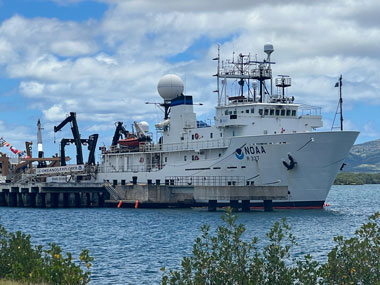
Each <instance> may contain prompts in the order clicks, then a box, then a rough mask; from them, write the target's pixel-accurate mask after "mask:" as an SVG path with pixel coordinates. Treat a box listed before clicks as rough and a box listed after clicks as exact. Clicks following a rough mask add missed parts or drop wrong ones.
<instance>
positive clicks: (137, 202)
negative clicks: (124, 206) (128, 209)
mask: <svg viewBox="0 0 380 285" xmlns="http://www.w3.org/2000/svg"><path fill="white" fill-rule="evenodd" d="M138 207H139V200H136V203H135V209H137V208H138Z"/></svg>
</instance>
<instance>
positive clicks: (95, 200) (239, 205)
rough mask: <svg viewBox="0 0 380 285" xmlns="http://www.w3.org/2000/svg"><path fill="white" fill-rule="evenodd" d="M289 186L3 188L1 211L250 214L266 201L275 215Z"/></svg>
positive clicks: (7, 185)
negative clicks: (130, 210) (138, 210)
mask: <svg viewBox="0 0 380 285" xmlns="http://www.w3.org/2000/svg"><path fill="white" fill-rule="evenodd" d="M287 198H288V187H287V186H253V185H249V186H235V185H231V186H209V185H193V186H191V185H187V186H185V185H182V186H181V185H171V184H170V183H165V184H161V183H160V181H159V180H157V181H156V183H155V184H153V183H152V181H150V180H149V181H147V183H146V184H141V183H137V181H132V182H131V183H127V184H125V183H123V184H117V181H114V183H113V184H111V183H110V182H108V181H105V182H104V183H95V182H71V183H57V182H38V183H24V184H22V183H20V184H17V183H2V184H0V207H36V208H81V207H85V208H87V207H107V206H110V207H115V206H116V205H119V206H121V205H123V206H124V207H136V204H137V205H139V206H138V207H142V208H167V207H176V208H189V207H208V210H209V211H215V210H216V209H217V207H226V206H230V207H232V208H233V209H234V210H236V211H237V210H242V211H249V210H250V207H251V202H250V201H251V200H255V201H260V200H261V201H263V205H264V210H265V211H272V200H286V199H287Z"/></svg>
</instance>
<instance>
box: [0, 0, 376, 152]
mask: <svg viewBox="0 0 380 285" xmlns="http://www.w3.org/2000/svg"><path fill="white" fill-rule="evenodd" d="M209 2H210V3H208V2H207V1H201V0H194V1H174V0H167V1H155V0H138V1H137V0H130V1H121V0H120V1H118V0H98V1H81V0H71V1H70V0H55V1H54V0H33V1H32V0H30V1H29V0H13V1H10V0H0V113H1V117H0V136H1V137H4V139H6V140H7V141H9V142H10V143H11V144H12V145H13V146H15V147H16V148H18V149H24V142H25V141H26V140H28V141H33V147H34V151H35V153H36V151H37V143H36V124H37V120H38V119H41V121H42V124H43V126H44V132H43V139H44V147H45V153H46V155H49V156H50V155H53V154H54V153H56V152H59V144H58V143H56V144H54V140H55V141H56V142H59V141H60V139H61V138H62V137H70V129H69V128H68V127H67V129H65V130H63V131H62V132H59V133H58V134H54V132H53V126H54V125H57V124H58V123H59V122H61V121H62V120H63V119H64V118H65V116H66V114H68V113H69V112H73V111H74V112H77V117H78V121H79V127H80V131H81V134H82V137H88V136H89V135H90V134H92V133H99V134H100V139H99V144H101V145H102V144H103V143H104V144H105V145H107V146H108V145H109V144H110V143H111V139H112V135H113V132H114V123H115V122H117V121H123V122H124V123H125V125H126V126H130V124H131V123H132V122H133V121H134V120H137V121H141V120H146V121H148V122H149V123H150V125H151V126H152V127H153V125H154V123H157V122H158V121H160V120H161V119H162V113H161V112H160V110H158V109H157V108H156V107H154V105H145V104H144V102H146V101H150V102H158V101H160V97H159V96H158V94H157V91H156V86H157V82H158V80H159V79H160V78H161V77H162V76H163V75H165V74H167V73H176V74H178V75H179V76H180V77H182V79H183V80H184V82H185V91H186V93H187V94H191V95H193V96H194V98H195V99H194V101H195V102H202V103H204V105H203V106H196V107H195V109H196V111H197V113H198V116H199V117H200V118H202V119H207V118H212V117H213V114H214V106H215V104H216V101H217V100H216V99H217V98H216V96H215V94H214V93H213V92H212V91H213V90H215V79H214V78H213V77H212V74H214V73H215V68H216V67H215V62H213V61H212V60H211V59H212V58H213V57H215V56H216V53H217V44H218V43H219V44H220V45H221V53H222V57H230V56H231V54H232V52H233V51H235V52H237V53H240V52H243V53H249V52H250V53H251V54H257V55H258V57H259V58H260V57H263V56H264V55H263V53H262V49H263V45H264V44H265V43H267V42H270V43H272V44H273V45H274V47H275V52H274V53H273V55H272V59H273V60H274V61H276V62H277V64H276V65H275V66H274V74H288V75H290V76H291V77H292V80H293V81H292V82H293V86H292V87H291V89H290V90H289V94H290V95H294V96H295V97H296V102H298V103H304V104H311V105H316V106H320V107H322V115H323V116H324V124H325V126H324V128H323V130H329V129H330V128H331V123H332V121H333V116H334V113H335V109H336V105H337V102H338V89H337V88H334V84H335V82H336V80H337V79H338V77H339V75H340V74H343V79H344V85H343V92H344V93H343V94H344V119H345V129H353V130H359V131H360V132H361V134H360V136H359V138H358V140H357V143H362V142H365V141H369V140H374V139H379V137H380V127H379V124H378V121H379V120H378V110H379V106H380V96H378V94H379V90H380V84H379V80H378V78H380V54H379V53H378V51H379V50H380V20H379V18H378V15H379V14H380V3H379V2H378V1H375V0H364V1H343V0H334V1H327V0H326V1H324V0H322V1H303V0H290V1H286V3H285V2H283V1H279V0H269V1H265V3H264V2H263V1H251V0H250V1H248V0H240V1H227V0H220V1H218V5H217V6H216V5H215V4H213V3H212V1H209ZM232 2H233V3H232ZM359 2H360V3H359ZM72 148H73V149H74V147H72ZM69 149H71V147H69ZM73 149H72V150H73ZM1 151H4V152H6V150H5V149H4V148H2V150H1ZM69 151H70V150H69ZM71 156H73V155H71Z"/></svg>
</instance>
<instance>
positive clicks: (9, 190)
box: [0, 182, 109, 208]
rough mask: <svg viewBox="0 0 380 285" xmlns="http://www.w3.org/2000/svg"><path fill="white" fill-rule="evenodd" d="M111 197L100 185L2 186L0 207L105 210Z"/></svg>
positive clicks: (0, 185)
mask: <svg viewBox="0 0 380 285" xmlns="http://www.w3.org/2000/svg"><path fill="white" fill-rule="evenodd" d="M105 199H109V194H108V192H107V191H106V190H105V188H104V186H103V185H102V184H99V183H55V182H39V183H27V184H17V183H2V184H0V206H2V207H6V206H8V207H32V208H34V207H36V208H79V207H103V206H104V200H105Z"/></svg>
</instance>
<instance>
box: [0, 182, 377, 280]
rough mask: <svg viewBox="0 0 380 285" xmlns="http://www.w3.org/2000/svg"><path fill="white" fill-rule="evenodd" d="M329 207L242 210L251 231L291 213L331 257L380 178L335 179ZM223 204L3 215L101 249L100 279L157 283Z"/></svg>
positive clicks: (35, 232) (39, 239) (9, 221)
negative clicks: (348, 182)
mask: <svg viewBox="0 0 380 285" xmlns="http://www.w3.org/2000/svg"><path fill="white" fill-rule="evenodd" d="M326 202H327V203H329V204H330V206H329V207H326V208H325V209H324V210H275V211H274V212H258V211H256V212H250V213H239V219H238V222H240V223H242V224H244V225H245V226H246V229H247V231H246V234H245V236H244V237H245V238H247V239H251V238H252V237H253V236H257V237H259V238H260V243H259V245H263V243H264V242H265V234H266V233H267V232H268V231H269V229H270V228H271V226H272V225H273V223H274V222H276V221H279V220H281V219H282V218H286V219H287V222H288V223H289V224H290V225H291V227H292V232H293V234H294V235H295V237H296V240H297V242H298V246H297V247H296V248H295V249H294V251H293V252H294V254H295V255H297V256H298V255H304V254H306V253H310V254H312V255H313V257H314V258H315V259H317V260H320V261H324V260H325V259H326V254H327V252H328V251H329V250H330V249H331V248H332V246H333V245H334V243H333V240H332V238H333V237H334V236H336V235H344V236H349V235H352V234H353V233H354V231H355V230H356V229H357V228H358V227H359V226H360V225H361V224H363V223H364V222H366V220H367V217H368V216H370V215H371V214H373V213H374V212H376V211H380V206H379V205H380V185H364V186H363V185H361V186H334V187H333V188H332V191H331V192H330V194H329V197H328V200H327V201H326ZM222 214H223V211H218V212H207V211H205V210H204V209H159V210H158V209H123V208H122V209H116V208H115V209H28V208H0V223H1V224H2V225H3V226H5V227H6V229H7V230H9V231H16V230H21V231H23V232H25V233H28V234H31V235H32V241H33V242H35V243H36V244H43V245H47V244H48V243H49V242H55V243H57V244H59V245H60V246H62V247H63V249H64V250H65V251H71V252H74V253H79V252H80V250H81V249H84V248H88V249H90V253H91V255H92V256H94V257H95V263H94V267H93V269H92V272H93V274H92V280H93V281H92V282H91V283H92V284H151V283H158V282H159V280H160V278H161V272H160V268H161V267H163V266H166V267H168V268H173V267H176V266H179V265H180V261H181V259H182V257H183V256H184V255H188V254H190V253H191V250H192V245H193V242H194V239H195V238H196V237H197V236H199V234H200V227H201V225H203V224H205V223H206V224H209V225H211V226H212V227H213V228H215V227H216V226H217V225H219V224H221V219H220V216H221V215H222Z"/></svg>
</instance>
